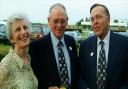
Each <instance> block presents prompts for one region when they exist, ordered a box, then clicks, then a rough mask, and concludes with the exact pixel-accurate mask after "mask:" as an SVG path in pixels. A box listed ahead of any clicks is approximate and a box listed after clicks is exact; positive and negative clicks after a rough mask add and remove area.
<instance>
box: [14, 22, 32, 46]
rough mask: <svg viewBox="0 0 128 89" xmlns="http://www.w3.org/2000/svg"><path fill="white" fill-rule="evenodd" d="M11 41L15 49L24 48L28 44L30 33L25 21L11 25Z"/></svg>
mask: <svg viewBox="0 0 128 89" xmlns="http://www.w3.org/2000/svg"><path fill="white" fill-rule="evenodd" d="M11 30H12V39H11V42H12V43H14V46H15V47H18V48H25V47H27V46H28V45H29V43H30V31H29V27H28V23H27V22H26V21H25V20H17V21H16V22H14V23H13V24H12V25H11Z"/></svg>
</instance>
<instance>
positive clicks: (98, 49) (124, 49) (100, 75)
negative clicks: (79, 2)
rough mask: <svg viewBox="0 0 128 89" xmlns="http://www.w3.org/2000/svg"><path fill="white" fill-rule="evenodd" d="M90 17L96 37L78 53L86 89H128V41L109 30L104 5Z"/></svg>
mask: <svg viewBox="0 0 128 89" xmlns="http://www.w3.org/2000/svg"><path fill="white" fill-rule="evenodd" d="M90 14H91V27H92V30H93V32H94V34H95V35H94V36H92V37H90V38H88V39H86V40H84V41H83V42H81V44H80V53H79V67H80V73H81V77H82V79H83V80H84V83H85V86H86V87H85V88H84V89H128V38H127V37H125V36H122V35H119V34H116V33H114V32H112V31H110V30H109V29H110V26H109V24H110V14H109V11H108V9H107V7H106V6H105V5H102V4H94V5H93V6H92V7H91V9H90ZM99 54H100V55H99Z"/></svg>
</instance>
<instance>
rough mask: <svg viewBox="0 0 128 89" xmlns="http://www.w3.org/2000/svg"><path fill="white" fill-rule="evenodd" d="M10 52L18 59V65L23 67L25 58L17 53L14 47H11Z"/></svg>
mask: <svg viewBox="0 0 128 89" xmlns="http://www.w3.org/2000/svg"><path fill="white" fill-rule="evenodd" d="M10 53H11V55H12V56H13V58H14V60H15V61H16V63H17V65H18V66H19V68H22V67H23V65H24V64H23V60H22V59H21V58H20V57H19V56H18V55H17V54H16V53H15V51H14V49H13V48H11V49H10Z"/></svg>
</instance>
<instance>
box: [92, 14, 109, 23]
mask: <svg viewBox="0 0 128 89" xmlns="http://www.w3.org/2000/svg"><path fill="white" fill-rule="evenodd" d="M104 17H108V16H105V15H96V16H95V17H91V22H94V21H95V20H96V21H101V20H102V19H103V18H104Z"/></svg>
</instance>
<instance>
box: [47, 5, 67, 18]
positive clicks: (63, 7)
mask: <svg viewBox="0 0 128 89" xmlns="http://www.w3.org/2000/svg"><path fill="white" fill-rule="evenodd" d="M58 7H59V8H62V9H63V10H64V11H65V15H66V16H67V11H66V8H65V6H64V5H63V4H61V3H56V4H54V5H52V6H51V7H50V10H49V15H50V14H51V12H52V10H53V9H56V8H58Z"/></svg>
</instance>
